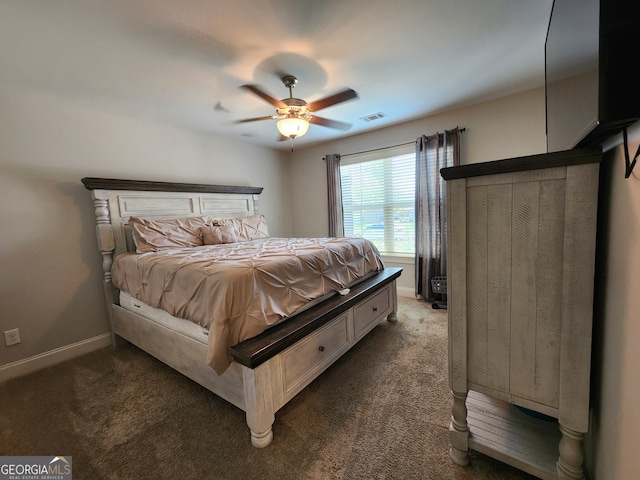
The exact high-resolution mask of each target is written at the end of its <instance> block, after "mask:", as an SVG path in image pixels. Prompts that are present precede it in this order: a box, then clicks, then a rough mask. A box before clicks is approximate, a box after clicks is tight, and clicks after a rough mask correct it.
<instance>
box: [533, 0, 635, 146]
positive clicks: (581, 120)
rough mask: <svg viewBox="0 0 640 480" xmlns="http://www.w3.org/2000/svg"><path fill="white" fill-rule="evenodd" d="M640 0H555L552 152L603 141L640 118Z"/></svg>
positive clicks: (548, 78) (549, 105) (548, 52)
mask: <svg viewBox="0 0 640 480" xmlns="http://www.w3.org/2000/svg"><path fill="white" fill-rule="evenodd" d="M639 59H640V0H554V2H553V6H552V9H551V17H550V20H549V28H548V31H547V39H546V42H545V94H546V117H547V118H546V121H547V151H548V152H557V151H561V150H570V149H572V148H574V147H588V146H594V145H598V144H601V143H602V142H603V141H604V140H606V139H607V138H609V137H611V136H612V135H615V134H617V133H620V132H621V131H622V130H623V129H624V128H625V127H626V126H628V125H630V124H632V123H634V122H635V121H637V120H638V119H640V60H639Z"/></svg>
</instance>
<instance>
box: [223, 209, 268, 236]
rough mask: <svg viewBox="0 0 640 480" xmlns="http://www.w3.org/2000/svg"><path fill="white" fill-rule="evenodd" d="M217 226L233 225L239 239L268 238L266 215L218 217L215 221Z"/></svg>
mask: <svg viewBox="0 0 640 480" xmlns="http://www.w3.org/2000/svg"><path fill="white" fill-rule="evenodd" d="M213 224H214V225H217V226H231V227H233V228H234V230H235V232H236V235H237V237H238V241H239V242H242V241H246V240H254V239H256V238H267V237H268V236H269V229H268V228H267V222H266V220H265V218H264V215H251V216H249V217H236V218H217V219H215V220H214V221H213Z"/></svg>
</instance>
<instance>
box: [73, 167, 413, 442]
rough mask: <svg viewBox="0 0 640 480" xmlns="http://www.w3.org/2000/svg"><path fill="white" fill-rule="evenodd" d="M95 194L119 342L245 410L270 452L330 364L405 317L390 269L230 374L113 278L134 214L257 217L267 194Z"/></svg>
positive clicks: (183, 190)
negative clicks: (135, 304) (288, 409)
mask: <svg viewBox="0 0 640 480" xmlns="http://www.w3.org/2000/svg"><path fill="white" fill-rule="evenodd" d="M82 183H83V184H84V185H85V187H86V188H87V189H88V190H90V191H91V197H92V199H93V203H94V208H95V214H96V234H97V240H98V249H99V251H100V253H101V254H102V257H103V262H102V269H103V271H104V278H103V284H104V290H105V299H106V304H107V312H108V315H109V320H110V323H111V329H112V335H113V344H114V346H116V345H117V343H118V341H119V339H121V338H122V339H124V340H127V341H129V342H131V343H132V344H134V345H136V346H137V347H139V348H140V349H142V350H144V351H145V352H147V353H149V354H151V355H153V356H154V357H156V358H158V359H159V360H161V361H162V362H164V363H165V364H167V365H169V366H170V367H172V368H174V369H175V370H177V371H179V372H181V373H182V374H184V375H186V376H187V377H189V378H191V379H192V380H194V381H195V382H197V383H198V384H200V385H202V386H203V387H205V388H207V389H208V390H210V391H212V392H213V393H215V394H216V395H218V396H220V397H222V398H224V399H225V400H227V401H229V402H230V403H232V404H233V405H235V406H237V407H238V408H240V409H242V410H244V411H245V412H246V419H247V425H248V426H249V429H250V431H251V442H252V444H253V445H254V446H255V447H258V448H262V447H266V446H267V445H269V444H270V443H271V440H272V438H273V432H272V425H273V422H274V420H275V412H277V411H278V410H279V409H280V408H281V407H282V406H283V405H285V404H286V403H287V402H288V401H289V400H291V399H292V398H293V397H294V396H295V395H296V394H297V393H299V392H300V391H301V390H302V389H303V388H304V387H305V386H307V385H308V384H309V383H311V382H312V381H313V380H314V379H315V378H316V377H318V375H320V374H321V373H322V372H323V371H324V370H326V369H327V368H328V367H329V366H330V365H332V364H333V363H334V362H335V361H336V360H337V359H338V358H339V357H340V356H342V355H343V354H344V353H345V352H347V351H348V350H349V349H350V348H351V347H353V346H354V345H355V343H356V342H357V341H358V340H360V339H361V338H363V337H364V336H365V335H366V334H367V333H368V332H369V331H371V329H373V328H374V327H375V326H376V325H377V324H378V323H380V321H382V320H383V319H384V318H386V319H387V320H388V321H395V320H396V318H397V316H396V313H397V296H396V279H397V278H398V277H399V276H400V274H401V272H402V270H401V269H399V268H386V269H384V270H382V271H381V272H379V273H377V274H375V275H374V276H373V277H371V278H368V279H367V280H365V281H363V282H361V283H359V284H357V285H356V286H354V287H352V288H351V289H350V292H349V293H348V294H346V295H334V296H331V297H330V298H328V299H327V300H324V301H323V302H321V303H319V304H317V305H315V306H313V307H311V308H309V309H307V310H304V311H303V312H301V313H299V314H297V315H294V316H292V317H291V318H289V319H287V320H286V321H284V322H282V323H279V324H277V325H275V326H273V327H271V328H269V329H268V330H266V331H265V332H263V333H262V334H260V335H258V336H256V337H254V338H251V339H248V340H245V341H243V342H241V343H239V344H237V345H234V346H233V347H231V354H232V356H233V359H234V361H233V362H232V364H231V366H230V367H229V368H227V370H226V371H225V372H224V373H223V374H222V375H218V374H216V372H215V371H214V370H213V369H212V368H211V367H210V366H209V365H207V364H206V362H205V358H206V354H207V345H206V344H204V343H202V342H199V341H197V340H194V339H193V338H190V337H188V336H186V335H183V334H181V333H179V332H177V331H174V330H172V329H171V328H169V327H167V326H163V325H160V324H159V323H157V322H155V321H154V320H151V319H150V318H147V317H146V316H144V315H141V314H138V313H135V312H132V311H130V310H126V309H124V308H122V307H121V306H120V305H119V292H118V291H117V290H116V289H115V287H114V286H113V284H112V280H111V266H112V263H113V259H114V258H115V256H117V255H118V254H120V253H124V252H127V251H135V247H134V245H133V240H132V237H131V232H130V229H129V228H128V226H127V222H128V219H129V217H131V216H137V217H144V218H153V219H170V218H184V217H196V216H201V215H214V216H219V217H242V216H250V215H254V214H256V213H257V212H258V195H259V194H260V193H261V192H262V188H259V187H233V186H216V185H201V184H185V183H168V182H146V181H134V180H114V179H103V178H83V179H82Z"/></svg>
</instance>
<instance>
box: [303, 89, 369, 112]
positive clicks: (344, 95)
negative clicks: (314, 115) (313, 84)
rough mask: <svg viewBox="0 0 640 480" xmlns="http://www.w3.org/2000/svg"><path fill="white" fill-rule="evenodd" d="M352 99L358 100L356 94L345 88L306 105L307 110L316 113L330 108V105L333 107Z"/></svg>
mask: <svg viewBox="0 0 640 480" xmlns="http://www.w3.org/2000/svg"><path fill="white" fill-rule="evenodd" d="M352 98H358V94H357V93H356V92H355V91H354V90H351V89H350V88H347V89H346V90H342V91H341V92H338V93H336V94H334V95H330V96H328V97H325V98H321V99H320V100H316V101H315V102H311V103H309V104H308V105H307V107H308V108H309V110H311V111H312V112H317V111H318V110H322V109H323V108H327V107H330V106H331V105H335V104H337V103H342V102H346V101H347V100H351V99H352Z"/></svg>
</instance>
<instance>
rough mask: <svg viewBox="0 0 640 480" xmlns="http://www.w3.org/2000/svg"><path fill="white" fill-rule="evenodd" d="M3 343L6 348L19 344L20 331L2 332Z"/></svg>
mask: <svg viewBox="0 0 640 480" xmlns="http://www.w3.org/2000/svg"><path fill="white" fill-rule="evenodd" d="M4 343H5V344H6V345H7V347H10V346H11V345H17V344H18V343H20V330H19V329H17V328H14V329H13V330H7V331H6V332H4Z"/></svg>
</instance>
